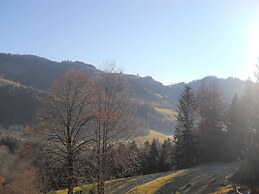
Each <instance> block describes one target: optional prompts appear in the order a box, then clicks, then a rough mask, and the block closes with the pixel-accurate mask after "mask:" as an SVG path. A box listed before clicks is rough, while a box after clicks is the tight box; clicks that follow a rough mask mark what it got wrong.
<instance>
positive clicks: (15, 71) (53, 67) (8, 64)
mask: <svg viewBox="0 0 259 194" xmlns="http://www.w3.org/2000/svg"><path fill="white" fill-rule="evenodd" d="M69 69H75V70H80V71H89V72H90V71H93V70H96V68H95V67H94V66H93V65H89V64H85V63H82V62H78V61H76V62H71V61H63V62H55V61H50V60H48V59H45V58H42V57H38V56H34V55H13V54H4V53H0V75H1V76H2V77H3V78H5V79H8V80H12V81H14V82H18V83H21V84H23V85H26V86H32V87H34V88H38V89H47V88H49V86H50V85H51V83H52V82H53V81H54V80H55V79H57V78H58V77H59V76H60V75H61V74H63V73H65V72H66V71H68V70H69Z"/></svg>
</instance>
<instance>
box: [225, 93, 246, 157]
mask: <svg viewBox="0 0 259 194" xmlns="http://www.w3.org/2000/svg"><path fill="white" fill-rule="evenodd" d="M245 123H246V122H245V120H244V114H243V109H242V107H241V99H240V97H239V96H238V95H235V96H234V97H233V99H232V102H231V104H230V107H229V110H228V124H227V141H226V142H225V143H226V144H227V147H226V148H227V149H226V152H227V155H228V159H229V160H232V161H233V160H236V159H238V158H242V152H243V151H244V149H245V141H246V136H247V134H246V131H245Z"/></svg>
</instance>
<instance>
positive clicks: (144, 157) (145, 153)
mask: <svg viewBox="0 0 259 194" xmlns="http://www.w3.org/2000/svg"><path fill="white" fill-rule="evenodd" d="M150 148H151V144H150V142H149V141H146V142H145V143H144V144H143V147H142V149H141V154H140V155H141V172H142V174H148V173H150V171H149V170H150V169H149V163H148V157H149V152H150Z"/></svg>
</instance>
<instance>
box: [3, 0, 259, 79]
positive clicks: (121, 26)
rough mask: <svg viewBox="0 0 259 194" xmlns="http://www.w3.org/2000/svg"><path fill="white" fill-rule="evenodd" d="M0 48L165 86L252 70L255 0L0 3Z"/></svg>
mask: <svg viewBox="0 0 259 194" xmlns="http://www.w3.org/2000/svg"><path fill="white" fill-rule="evenodd" d="M0 52H6V53H18V54H34V55H39V56H42V57H46V58H48V59H51V60H55V61H61V60H66V59H70V60H80V61H84V62H86V63H91V64H93V65H95V66H97V67H98V66H101V65H102V64H103V63H104V62H105V61H106V60H116V61H117V63H118V64H119V66H120V67H121V68H122V69H123V70H124V72H125V73H130V74H140V75H141V76H146V75H150V76H152V77H153V78H154V79H156V80H158V81H161V82H162V83H164V84H170V83H176V82H180V81H187V82H188V81H191V80H194V79H199V78H202V77H204V76H207V75H215V76H218V77H228V76H233V77H239V78H241V79H246V78H247V77H248V76H252V75H253V70H254V67H255V64H256V62H257V57H259V0H197V1H196V0H92V1H88V0H23V1H16V0H1V1H0Z"/></svg>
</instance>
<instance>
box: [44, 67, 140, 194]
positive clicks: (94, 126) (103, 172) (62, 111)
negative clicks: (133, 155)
mask: <svg viewBox="0 0 259 194" xmlns="http://www.w3.org/2000/svg"><path fill="white" fill-rule="evenodd" d="M43 107H44V108H43V109H42V111H41V113H40V121H41V127H42V128H43V129H44V131H45V133H44V135H45V140H46V142H45V145H44V146H43V148H44V149H45V151H46V153H47V154H48V157H51V158H52V162H51V164H52V165H58V166H62V167H63V169H64V170H65V172H67V173H66V175H64V176H65V177H66V181H67V182H66V185H67V188H68V194H72V193H73V187H74V186H75V184H76V183H77V177H76V176H75V173H76V171H77V170H78V169H77V166H80V164H79V163H78V162H80V160H81V159H80V156H81V154H82V153H84V152H85V150H86V149H87V150H88V151H89V150H91V152H93V153H94V154H92V155H91V157H93V158H92V160H91V162H92V163H91V164H90V165H91V169H94V172H95V173H94V174H95V175H96V177H95V180H96V182H97V185H98V193H104V190H105V186H104V182H105V181H106V180H107V179H108V178H109V172H108V171H107V169H108V168H107V166H108V165H109V163H108V161H107V158H108V155H109V154H110V150H111V148H112V147H114V146H115V145H116V144H117V143H119V142H120V141H123V140H126V139H127V137H128V136H129V135H130V134H131V132H132V131H133V130H134V128H135V127H134V125H133V117H132V112H133V106H132V103H131V93H130V90H129V87H128V85H127V83H126V81H125V79H124V78H123V75H122V74H121V73H115V72H114V69H113V68H111V69H109V70H108V71H107V72H106V73H105V74H103V75H102V76H100V78H99V79H98V80H93V78H92V77H90V76H89V75H87V74H86V73H84V72H77V71H69V72H67V73H65V74H64V75H63V76H61V77H60V79H58V80H57V81H56V82H55V83H54V85H53V87H52V88H51V89H50V91H49V92H48V95H47V96H46V97H45V102H44V106H43Z"/></svg>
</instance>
